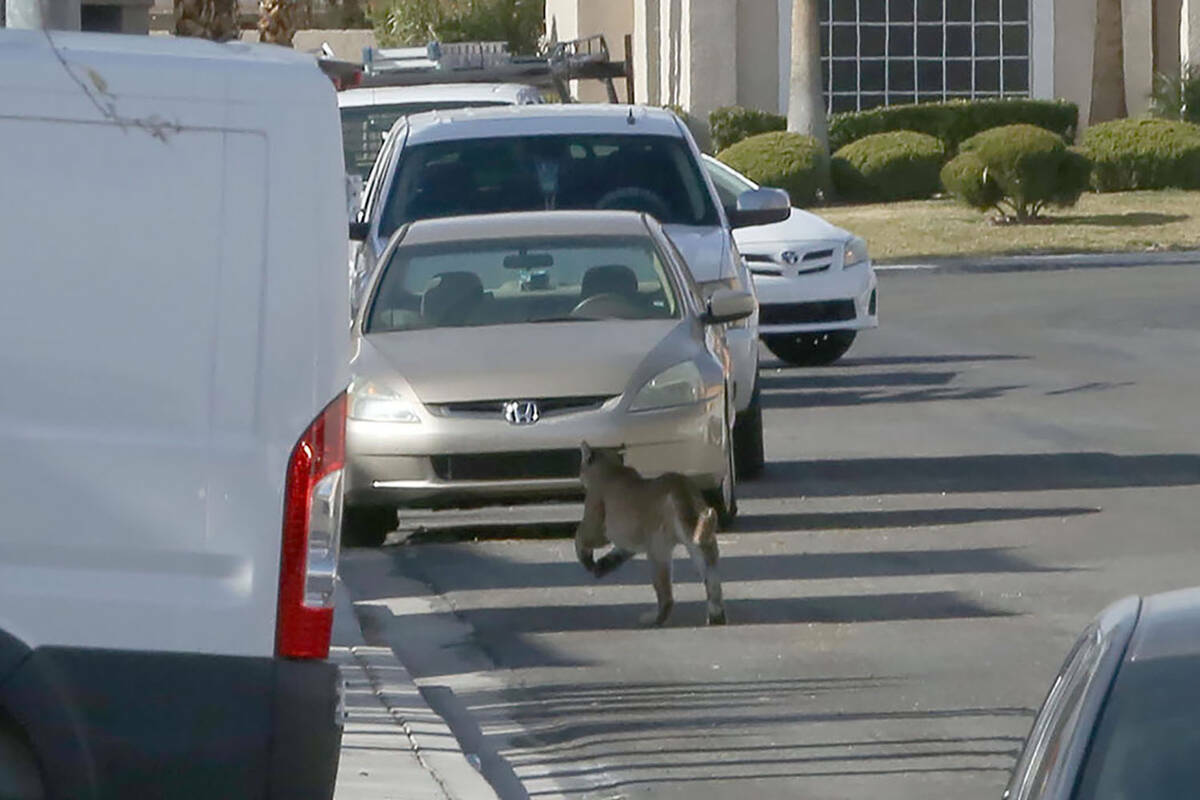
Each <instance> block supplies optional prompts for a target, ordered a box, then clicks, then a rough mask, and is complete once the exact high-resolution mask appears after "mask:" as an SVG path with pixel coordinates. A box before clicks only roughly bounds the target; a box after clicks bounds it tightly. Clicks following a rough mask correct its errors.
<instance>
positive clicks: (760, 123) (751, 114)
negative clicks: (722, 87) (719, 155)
mask: <svg viewBox="0 0 1200 800" xmlns="http://www.w3.org/2000/svg"><path fill="white" fill-rule="evenodd" d="M708 127H709V129H710V130H711V131H712V141H713V147H715V148H717V149H718V150H725V149H727V148H730V147H732V146H733V145H735V144H737V143H738V142H740V141H742V140H743V139H747V138H749V137H751V136H757V135H758V134H760V133H771V132H773V131H782V130H786V129H787V118H786V117H783V116H781V115H779V114H772V113H770V112H768V111H759V110H758V109H757V108H742V107H741V106H725V107H724V108H718V109H717V110H716V111H714V112H712V113H711V114H709V115H708Z"/></svg>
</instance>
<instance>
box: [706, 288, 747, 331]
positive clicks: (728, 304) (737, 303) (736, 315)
mask: <svg viewBox="0 0 1200 800" xmlns="http://www.w3.org/2000/svg"><path fill="white" fill-rule="evenodd" d="M756 308H758V301H756V300H755V299H754V295H752V294H750V293H749V292H739V291H736V290H734V289H718V290H717V291H715V292H713V293H712V296H711V297H709V298H708V311H707V312H706V313H705V314H704V324H705V325H718V324H720V323H722V322H737V321H738V320H739V319H745V318H746V317H748V316H750V315H751V314H753V313H754V309H756Z"/></svg>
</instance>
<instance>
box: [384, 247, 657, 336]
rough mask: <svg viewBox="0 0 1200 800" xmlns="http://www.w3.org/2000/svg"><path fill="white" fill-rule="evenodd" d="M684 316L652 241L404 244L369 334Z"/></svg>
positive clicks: (387, 274) (390, 267)
mask: <svg viewBox="0 0 1200 800" xmlns="http://www.w3.org/2000/svg"><path fill="white" fill-rule="evenodd" d="M678 316H680V314H679V299H678V290H677V287H675V286H674V285H673V284H672V282H671V279H670V275H669V273H668V270H667V268H666V266H665V264H664V263H663V260H662V257H661V256H660V254H659V253H658V251H657V250H656V249H655V247H654V245H653V243H652V242H651V240H650V239H649V238H641V237H632V238H625V237H600V238H587V237H571V238H569V239H562V238H555V239H529V240H520V239H505V240H493V241H466V242H452V243H442V244H436V245H419V246H414V247H404V246H403V245H402V246H400V247H397V248H396V249H395V251H393V254H392V256H391V257H390V258H389V259H388V263H387V265H386V267H385V269H384V271H383V274H382V276H381V278H380V279H379V282H378V288H377V289H376V293H375V300H374V303H373V304H372V307H371V312H370V314H369V317H368V320H367V324H366V332H367V333H380V332H385V331H400V330H414V329H423V328H444V327H469V326H479V325H513V324H522V323H528V322H551V321H571V322H586V321H589V320H597V319H612V318H619V319H633V320H638V319H671V318H676V317H678Z"/></svg>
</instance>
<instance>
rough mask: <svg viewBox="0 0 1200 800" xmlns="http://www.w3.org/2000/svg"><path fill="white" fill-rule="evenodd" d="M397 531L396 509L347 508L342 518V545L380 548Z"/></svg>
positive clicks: (384, 507) (381, 507)
mask: <svg viewBox="0 0 1200 800" xmlns="http://www.w3.org/2000/svg"><path fill="white" fill-rule="evenodd" d="M394 530H396V509H394V508H391V507H389V506H346V510H345V512H344V513H343V516H342V544H343V545H344V546H346V547H378V546H379V545H381V544H383V540H384V539H386V538H387V535H388V534H389V533H391V532H392V531H394Z"/></svg>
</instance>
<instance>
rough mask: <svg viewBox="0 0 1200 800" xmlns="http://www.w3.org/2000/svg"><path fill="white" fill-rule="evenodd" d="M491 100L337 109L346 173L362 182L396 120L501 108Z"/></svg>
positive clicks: (423, 102)
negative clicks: (452, 110) (450, 111)
mask: <svg viewBox="0 0 1200 800" xmlns="http://www.w3.org/2000/svg"><path fill="white" fill-rule="evenodd" d="M503 105H508V104H507V103H497V102H495V101H491V100H477V101H471V100H443V101H428V100H427V101H422V102H416V103H390V104H388V105H378V106H353V107H346V108H343V109H341V115H342V150H343V154H344V155H345V157H346V172H348V173H350V174H351V175H361V176H362V179H363V180H364V181H365V180H366V179H367V176H368V175H370V173H371V167H372V166H374V164H375V157H376V156H377V155H379V150H380V149H381V148H382V147H383V138H384V137H385V136H387V132H388V131H390V130H391V129H392V126H393V125H395V124H396V120H398V119H400V118H401V117H405V116H410V115H412V114H420V113H422V112H425V111H438V110H441V109H450V108H483V107H485V106H503Z"/></svg>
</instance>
